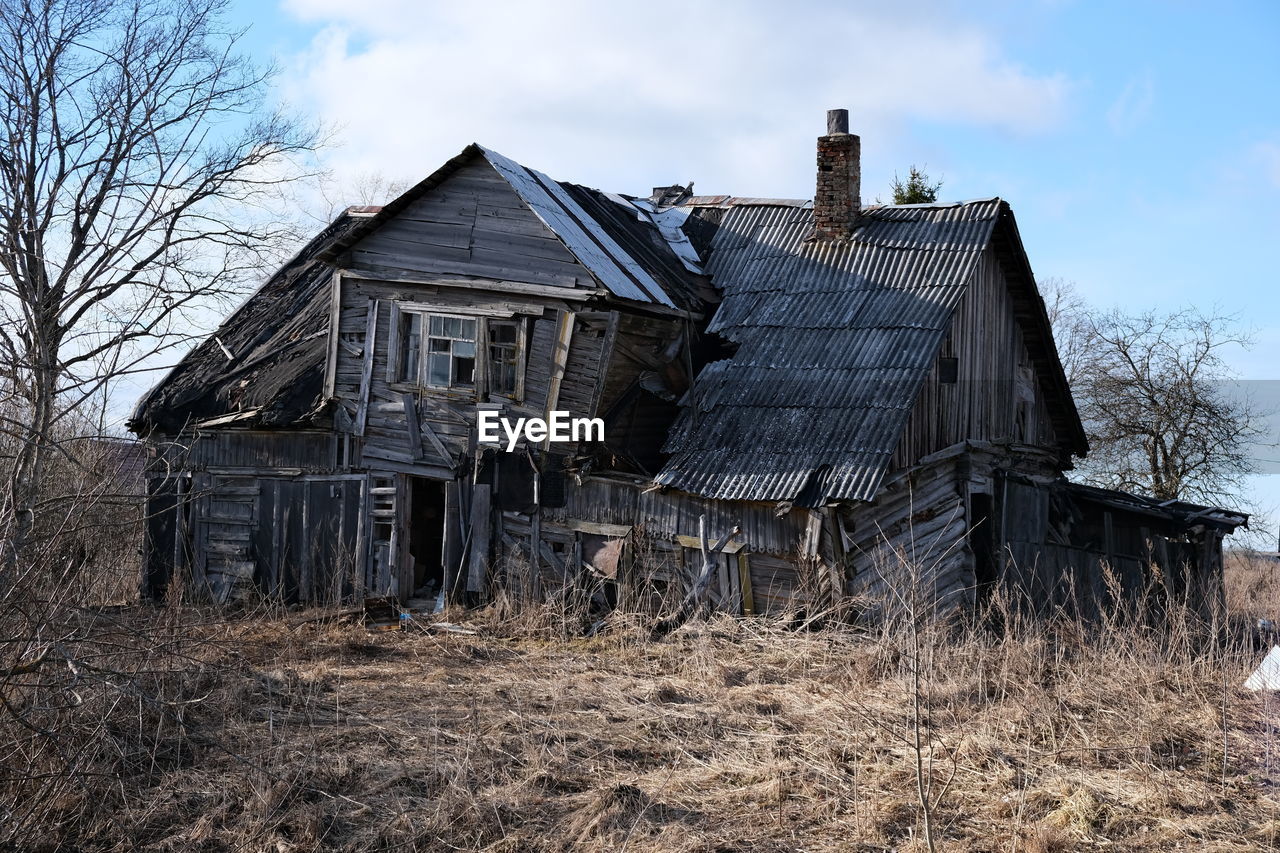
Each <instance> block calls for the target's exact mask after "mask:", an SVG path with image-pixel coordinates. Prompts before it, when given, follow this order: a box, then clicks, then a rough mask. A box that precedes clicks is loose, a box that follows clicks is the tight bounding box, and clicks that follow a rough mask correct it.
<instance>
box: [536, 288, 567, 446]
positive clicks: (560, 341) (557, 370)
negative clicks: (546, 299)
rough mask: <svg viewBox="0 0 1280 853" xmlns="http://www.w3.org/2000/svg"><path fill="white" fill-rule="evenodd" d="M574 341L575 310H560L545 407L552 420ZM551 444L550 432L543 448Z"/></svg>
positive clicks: (557, 318) (548, 417) (557, 317)
mask: <svg viewBox="0 0 1280 853" xmlns="http://www.w3.org/2000/svg"><path fill="white" fill-rule="evenodd" d="M572 341H573V312H572V311H560V312H557V314H556V335H555V345H554V347H553V349H552V351H551V381H550V384H549V385H548V386H547V403H546V406H545V407H544V411H545V413H546V415H545V416H546V418H547V420H548V421H550V420H551V412H552V411H553V410H554V409H555V408H556V406H557V405H558V404H559V402H560V385H561V383H562V382H563V381H564V369H565V365H567V364H568V362H569V345H570V343H571V342H572ZM550 446H551V436H550V435H549V434H548V436H547V438H546V440H544V441H543V442H542V449H543V450H546V449H548V448H549V447H550Z"/></svg>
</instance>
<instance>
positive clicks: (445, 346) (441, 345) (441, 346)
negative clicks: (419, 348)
mask: <svg viewBox="0 0 1280 853" xmlns="http://www.w3.org/2000/svg"><path fill="white" fill-rule="evenodd" d="M430 340H431V346H430V347H429V349H430V350H431V351H432V352H448V351H449V347H450V346H452V342H451V341H448V340H445V339H444V338H431V339H430Z"/></svg>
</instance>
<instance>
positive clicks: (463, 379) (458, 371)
mask: <svg viewBox="0 0 1280 853" xmlns="http://www.w3.org/2000/svg"><path fill="white" fill-rule="evenodd" d="M475 372H476V360H475V358H458V357H456V356H455V357H454V359H453V384H454V385H474V384H475Z"/></svg>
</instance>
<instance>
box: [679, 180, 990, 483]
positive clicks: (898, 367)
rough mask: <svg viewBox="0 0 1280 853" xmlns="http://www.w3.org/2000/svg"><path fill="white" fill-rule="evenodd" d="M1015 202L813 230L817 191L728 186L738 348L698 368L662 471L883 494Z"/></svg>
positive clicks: (728, 316) (724, 236)
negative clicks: (804, 198)
mask: <svg viewBox="0 0 1280 853" xmlns="http://www.w3.org/2000/svg"><path fill="white" fill-rule="evenodd" d="M1001 205H1002V202H1001V201H1000V200H999V199H987V200H983V201H976V202H965V203H960V204H953V205H929V206H920V205H915V206H902V207H895V206H884V207H873V208H869V209H867V210H865V211H864V212H863V214H862V216H861V217H860V218H859V220H858V226H857V228H856V230H855V231H854V234H853V236H852V239H851V240H849V241H843V242H842V241H813V240H809V239H808V238H809V235H810V233H811V232H812V217H813V213H812V209H811V208H810V207H808V206H804V205H795V204H791V203H785V202H781V203H780V202H767V203H750V202H746V201H745V200H744V201H739V200H736V199H733V200H722V201H721V200H718V201H717V202H716V203H715V205H714V206H716V207H725V208H727V209H726V210H725V211H724V213H723V219H722V220H721V222H720V224H719V227H718V228H717V229H716V231H715V234H714V237H713V238H712V240H711V244H710V249H709V252H708V257H707V258H706V263H705V269H706V271H707V272H708V273H709V274H710V275H711V277H712V281H713V282H714V283H715V284H716V286H717V287H718V288H720V289H721V290H722V292H723V294H724V299H723V302H722V303H721V305H720V307H719V309H718V310H717V312H716V314H715V316H714V317H713V318H712V321H711V325H710V330H711V331H714V332H718V333H719V334H721V335H722V336H724V337H725V338H727V339H729V340H730V341H732V342H733V343H735V344H737V345H738V349H737V351H736V352H735V353H734V355H733V356H732V357H731V358H729V359H725V360H723V361H719V362H715V363H712V364H710V365H708V366H707V367H706V368H704V369H703V371H702V372H701V373H700V374H699V376H698V377H697V379H696V381H695V382H694V385H693V388H692V390H691V391H690V392H689V394H688V395H687V396H686V398H685V400H684V401H683V402H684V404H685V405H684V410H683V412H682V414H681V416H680V418H679V420H678V421H677V423H676V425H675V427H674V428H673V429H672V432H671V435H670V437H669V440H668V442H667V446H666V450H667V452H669V453H670V454H671V458H670V459H669V460H668V463H667V465H666V467H665V468H664V469H663V470H662V471H661V472H660V473H659V475H658V476H657V478H656V480H657V482H659V483H662V484H664V485H668V486H673V487H675V488H679V489H682V490H684V491H689V492H694V493H697V494H701V495H705V496H708V497H714V498H724V499H739V500H765V501H794V502H797V503H801V504H806V505H818V504H821V503H825V502H828V501H832V500H871V499H873V498H874V497H875V493H876V490H877V488H878V487H879V484H880V480H881V478H882V477H883V476H884V472H885V467H886V466H887V465H888V462H889V459H890V457H891V456H892V455H893V451H894V449H895V448H896V447H897V444H898V440H899V438H900V437H901V434H902V430H903V428H904V427H905V425H906V420H907V417H908V415H909V414H910V412H911V409H912V407H913V406H914V404H915V400H916V397H917V395H918V393H919V389H920V384H921V383H922V382H923V380H924V378H925V376H926V375H927V373H928V371H929V369H930V368H931V366H932V364H933V361H934V359H935V357H936V355H937V352H938V348H939V347H940V346H941V344H942V341H943V339H944V337H945V336H946V332H947V329H948V327H949V325H950V321H951V314H952V312H953V311H954V309H955V307H956V305H957V304H958V303H959V301H960V299H961V297H962V296H963V295H964V293H965V289H966V287H967V286H968V281H969V278H970V276H971V273H972V271H973V268H974V264H975V263H976V262H977V259H978V257H979V255H980V254H981V253H982V252H983V251H984V250H985V249H986V247H987V245H988V244H989V242H990V239H991V234H992V229H993V227H994V225H995V222H996V219H997V218H998V217H999V215H1000V211H1001Z"/></svg>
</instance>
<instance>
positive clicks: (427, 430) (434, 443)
mask: <svg viewBox="0 0 1280 853" xmlns="http://www.w3.org/2000/svg"><path fill="white" fill-rule="evenodd" d="M420 428H421V431H422V435H424V436H425V437H426V439H427V443H428V444H430V445H431V449H432V450H434V451H435V452H436V454H437V455H439V457H440V461H441V462H444V463H445V464H446V465H449V466H452V465H453V455H452V454H451V453H449V449H448V448H447V447H445V446H444V442H442V441H441V440H440V438H439V436H437V435H436V433H435V430H433V429H432V428H431V423H430V422H429V421H423V422H422V423H421V424H420Z"/></svg>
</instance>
